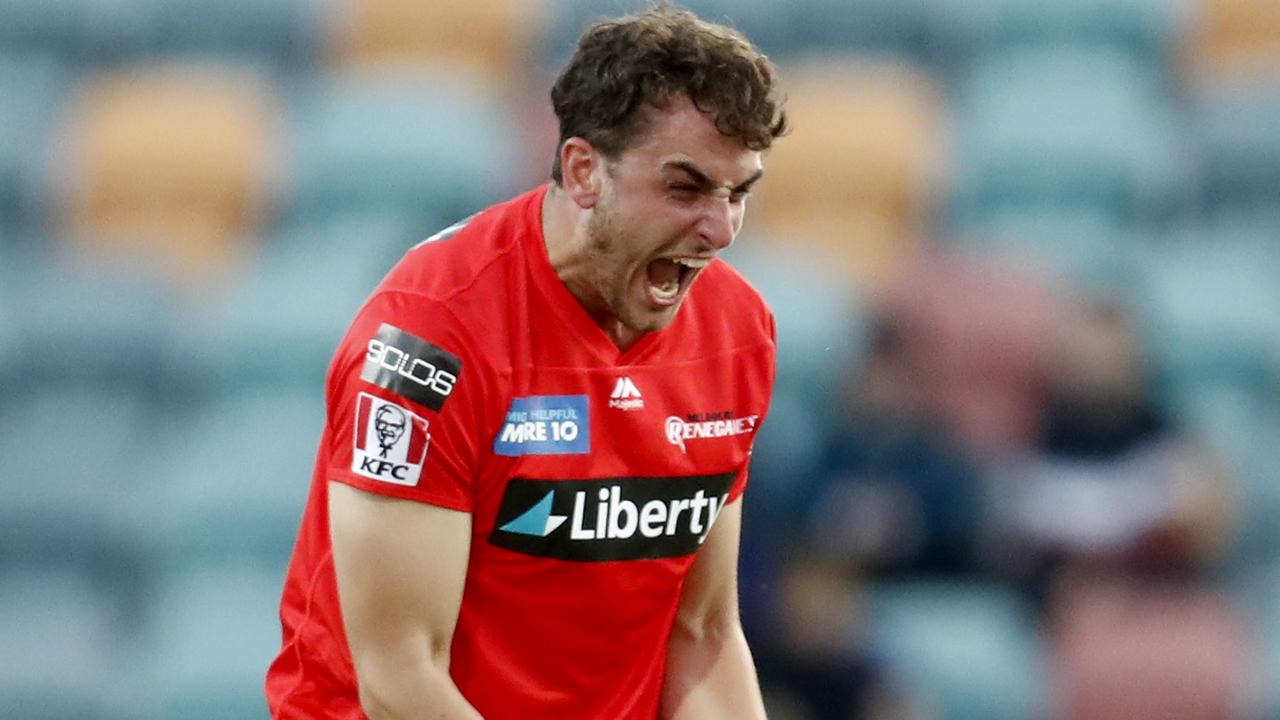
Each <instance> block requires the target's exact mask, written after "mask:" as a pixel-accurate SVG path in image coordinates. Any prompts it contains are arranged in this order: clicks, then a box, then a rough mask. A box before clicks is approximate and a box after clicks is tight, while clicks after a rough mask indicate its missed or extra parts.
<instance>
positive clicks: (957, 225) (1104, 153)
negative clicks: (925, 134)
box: [948, 49, 1196, 278]
mask: <svg viewBox="0 0 1280 720" xmlns="http://www.w3.org/2000/svg"><path fill="white" fill-rule="evenodd" d="M955 128H956V130H955V139H954V153H953V162H952V163H951V167H952V168H953V169H954V177H953V195H952V198H951V208H950V210H949V213H948V214H949V218H948V219H949V223H950V227H949V228H948V230H949V233H950V234H953V235H957V236H959V237H961V238H964V241H966V242H972V243H975V244H978V245H982V244H983V243H984V242H992V243H995V244H1000V243H1002V242H1003V243H1009V242H1021V243H1025V244H1026V245H1027V246H1029V247H1030V248H1031V249H1034V250H1037V251H1039V252H1041V253H1043V254H1044V255H1045V256H1046V257H1048V258H1050V259H1051V260H1054V261H1057V262H1058V263H1060V264H1061V265H1063V266H1064V269H1065V270H1066V271H1067V273H1068V274H1070V273H1071V272H1072V271H1073V270H1076V269H1078V268H1091V267H1095V268H1096V267H1101V268H1105V269H1106V270H1105V272H1104V273H1103V275H1104V276H1105V275H1114V276H1116V277H1119V278H1124V277H1125V274H1126V273H1127V272H1130V270H1129V269H1127V267H1128V266H1130V265H1131V264H1132V257H1126V255H1128V254H1129V253H1131V252H1132V251H1133V247H1135V246H1136V245H1137V244H1138V243H1140V242H1141V238H1142V233H1143V231H1144V230H1146V229H1147V228H1153V227H1159V226H1162V225H1163V224H1164V223H1166V222H1170V221H1172V220H1173V219H1176V218H1178V217H1181V216H1182V215H1184V214H1185V213H1186V212H1187V211H1188V209H1189V208H1190V207H1192V206H1193V205H1194V203H1193V200H1194V198H1195V193H1196V177H1195V172H1194V166H1193V163H1192V161H1191V156H1190V153H1189V151H1188V149H1187V148H1186V147H1185V146H1184V144H1183V142H1182V141H1181V139H1180V138H1179V136H1178V134H1177V133H1176V132H1175V118H1174V116H1173V114H1172V112H1171V110H1170V108H1169V107H1168V105H1167V103H1166V101H1165V100H1164V99H1163V96H1162V94H1161V91H1160V89H1159V87H1158V86H1155V85H1154V84H1153V83H1152V82H1151V81H1150V79H1149V78H1148V77H1147V76H1146V75H1145V74H1144V73H1143V72H1142V70H1141V69H1140V68H1138V67H1137V66H1135V65H1134V64H1132V63H1131V62H1129V61H1127V60H1126V59H1124V58H1123V57H1122V56H1119V55H1117V54H1114V53H1110V52H1102V51H1095V50H1088V51H1081V50H1073V49H1055V50H1030V49H1027V50H1022V51H1019V52H1016V53H1015V52H1012V51H1011V52H1009V53H1006V54H1004V55H1002V56H1000V57H999V58H998V59H993V60H991V61H989V62H979V63H976V64H975V65H974V67H973V68H972V71H971V73H970V75H969V77H968V78H967V79H966V80H965V82H964V83H963V84H962V85H961V86H960V88H959V91H958V102H957V105H956V116H955ZM1021 235H1025V236H1026V237H1019V236H1021ZM1011 238H1012V239H1011Z"/></svg>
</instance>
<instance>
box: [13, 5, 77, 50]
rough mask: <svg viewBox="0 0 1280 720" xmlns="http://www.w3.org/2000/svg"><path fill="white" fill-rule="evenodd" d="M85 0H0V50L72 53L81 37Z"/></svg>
mask: <svg viewBox="0 0 1280 720" xmlns="http://www.w3.org/2000/svg"><path fill="white" fill-rule="evenodd" d="M84 5H85V2H83V0H77V1H74V2H42V0H0V18H4V22H2V23H0V53H2V52H5V51H13V50H18V51H26V52H33V51H35V52H55V53H58V54H61V55H63V56H64V57H71V56H73V55H74V54H75V52H76V50H77V48H78V45H79V42H80V40H81V35H80V31H81V22H82V17H83V13H84Z"/></svg>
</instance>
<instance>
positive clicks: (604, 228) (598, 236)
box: [587, 201, 656, 333]
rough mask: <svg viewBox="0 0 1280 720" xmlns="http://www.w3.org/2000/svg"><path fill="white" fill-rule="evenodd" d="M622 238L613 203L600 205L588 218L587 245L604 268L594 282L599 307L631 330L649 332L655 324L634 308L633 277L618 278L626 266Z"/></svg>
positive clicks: (592, 258) (592, 260)
mask: <svg viewBox="0 0 1280 720" xmlns="http://www.w3.org/2000/svg"><path fill="white" fill-rule="evenodd" d="M622 238H623V230H622V229H621V227H620V224H619V222H618V216H617V214H616V213H615V212H614V210H613V207H612V205H611V204H610V203H609V202H608V201H605V202H601V203H599V204H597V205H596V207H595V208H594V210H593V212H592V213H591V218H590V219H589V220H588V221H587V247H588V252H589V255H590V260H589V262H590V264H591V265H592V266H593V267H595V268H601V269H602V272H600V273H599V274H597V275H596V276H595V278H594V281H593V282H592V285H593V286H594V287H595V290H596V293H597V294H598V295H599V299H600V302H601V303H602V305H603V306H602V307H601V308H600V310H601V311H602V312H603V313H607V314H608V315H609V316H610V318H611V319H612V320H614V321H616V322H618V323H619V324H621V325H622V326H623V327H625V328H627V329H628V330H631V331H633V332H636V333H644V332H648V331H649V330H653V329H656V328H652V327H648V325H651V324H652V323H642V322H640V318H637V317H636V316H635V313H633V312H632V309H631V304H630V302H629V295H630V291H631V283H630V280H631V278H630V277H628V276H623V277H618V274H619V273H624V272H626V268H627V258H626V257H624V256H623V255H621V254H620V253H619V252H618V250H619V248H625V247H627V246H628V243H626V242H624V241H623V240H622Z"/></svg>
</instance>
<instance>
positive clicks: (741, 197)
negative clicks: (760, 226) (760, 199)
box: [729, 190, 751, 205]
mask: <svg viewBox="0 0 1280 720" xmlns="http://www.w3.org/2000/svg"><path fill="white" fill-rule="evenodd" d="M750 196H751V191H750V190H734V191H733V192H731V193H729V202H731V203H733V204H734V205H739V204H741V203H742V202H744V201H745V200H746V199H747V198H748V197H750Z"/></svg>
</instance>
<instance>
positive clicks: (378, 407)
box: [351, 393, 431, 486]
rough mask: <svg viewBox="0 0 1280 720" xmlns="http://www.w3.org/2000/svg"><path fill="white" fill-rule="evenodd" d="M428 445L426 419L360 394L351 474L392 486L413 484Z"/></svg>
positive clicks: (357, 405) (415, 482)
mask: <svg viewBox="0 0 1280 720" xmlns="http://www.w3.org/2000/svg"><path fill="white" fill-rule="evenodd" d="M430 443H431V435H430V434H429V433H427V421H426V419H424V418H421V417H418V416H417V415H415V414H413V413H412V412H410V411H408V410H406V409H404V408H402V407H400V406H399V405H397V404H395V403H392V402H387V401H386V400H383V399H381V398H377V397H374V396H372V395H369V394H368V393H360V395H359V397H358V399H357V402H356V429H355V448H354V449H353V451H352V453H351V471H352V472H354V473H356V474H357V475H363V476H365V477H367V478H371V479H373V480H381V481H383V482H389V483H394V484H396V485H408V486H413V485H417V484H418V477H419V476H420V475H421V474H422V461H423V459H424V458H426V456H427V446H428V445H429V444H430Z"/></svg>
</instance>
